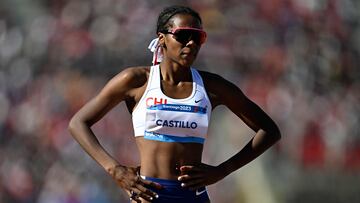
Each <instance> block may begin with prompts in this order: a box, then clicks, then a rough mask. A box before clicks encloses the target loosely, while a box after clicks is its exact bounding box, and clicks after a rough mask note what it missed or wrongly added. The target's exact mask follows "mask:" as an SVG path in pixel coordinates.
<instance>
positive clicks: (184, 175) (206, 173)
mask: <svg viewBox="0 0 360 203" xmlns="http://www.w3.org/2000/svg"><path fill="white" fill-rule="evenodd" d="M180 172H181V175H180V176H179V177H178V180H179V181H180V182H181V186H182V187H186V188H189V189H190V190H197V189H199V188H202V187H205V186H207V185H211V184H214V183H216V182H218V181H219V180H221V179H223V178H224V175H223V174H224V173H222V171H221V170H220V169H219V168H218V167H216V166H210V165H207V164H203V163H201V164H200V165H196V166H190V165H185V166H181V167H180Z"/></svg>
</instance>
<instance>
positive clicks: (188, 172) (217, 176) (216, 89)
mask: <svg viewBox="0 0 360 203" xmlns="http://www.w3.org/2000/svg"><path fill="white" fill-rule="evenodd" d="M211 75H212V76H211V85H208V86H207V89H208V92H210V93H211V94H212V95H213V97H214V98H216V99H215V100H216V104H215V105H225V106H226V107H228V108H229V109H230V110H231V111H232V112H233V113H234V114H236V115H237V116H238V117H239V118H240V119H241V120H243V121H244V122H245V123H246V124H247V125H248V126H249V127H250V128H251V129H253V130H254V131H255V132H256V134H255V136H254V137H253V138H252V139H251V140H250V141H249V143H248V144H247V145H246V146H245V147H244V148H243V149H241V150H240V151H239V152H238V153H236V154H235V155H234V156H232V157H231V158H230V159H228V160H226V161H225V162H223V163H221V164H220V165H218V166H209V165H206V164H201V166H182V167H181V168H180V170H181V172H182V174H183V175H181V176H179V180H180V181H182V182H184V186H185V187H189V188H191V189H197V188H199V187H202V186H205V185H210V184H213V183H215V182H217V181H219V180H221V179H223V178H224V177H226V176H227V175H229V174H230V173H232V172H233V171H236V170H237V169H239V168H241V167H242V166H244V165H246V164H247V163H249V162H251V161H252V160H254V159H255V158H256V157H258V156H259V155H261V154H262V153H263V152H264V151H266V150H267V149H268V148H269V147H271V146H272V145H274V144H275V143H276V142H277V141H278V140H279V139H280V137H281V135H280V131H279V128H278V127H277V125H276V124H275V122H274V121H273V120H272V119H271V118H270V117H269V116H268V115H267V114H266V113H265V112H264V111H263V110H262V109H261V108H260V107H259V106H258V105H256V104H255V103H254V102H252V101H251V100H250V99H249V98H247V97H246V96H245V95H244V93H243V92H242V91H241V90H240V88H238V87H237V86H236V85H234V84H232V83H231V82H229V81H227V80H225V79H223V78H222V77H220V76H217V75H213V74H211ZM209 84H210V83H209Z"/></svg>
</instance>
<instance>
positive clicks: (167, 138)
mask: <svg viewBox="0 0 360 203" xmlns="http://www.w3.org/2000/svg"><path fill="white" fill-rule="evenodd" d="M144 138H145V139H147V140H155V141H160V142H179V143H200V144H204V142H205V139H204V138H201V137H178V136H173V135H166V134H159V133H154V132H148V131H145V133H144Z"/></svg>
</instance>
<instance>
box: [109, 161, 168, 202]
mask: <svg viewBox="0 0 360 203" xmlns="http://www.w3.org/2000/svg"><path fill="white" fill-rule="evenodd" d="M139 169H140V167H126V166H121V165H117V166H115V167H113V168H111V169H109V170H108V172H109V174H110V175H111V176H112V177H113V179H114V180H115V181H116V183H117V184H118V185H119V186H120V187H121V188H122V189H123V190H125V191H126V192H127V194H128V195H129V197H130V200H133V201H135V202H143V201H142V200H146V201H152V200H154V199H155V198H158V197H159V196H158V194H156V193H155V192H153V191H151V190H149V189H148V188H147V187H151V188H156V189H161V188H162V186H161V185H160V184H158V183H155V182H152V181H149V180H144V179H142V178H141V177H140V175H139Z"/></svg>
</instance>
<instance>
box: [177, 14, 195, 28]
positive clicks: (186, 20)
mask: <svg viewBox="0 0 360 203" xmlns="http://www.w3.org/2000/svg"><path fill="white" fill-rule="evenodd" d="M170 25H172V26H171V27H172V28H177V27H194V28H201V23H200V21H199V19H197V18H196V17H194V16H192V15H190V14H176V15H174V16H173V17H172V18H171V19H170Z"/></svg>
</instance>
